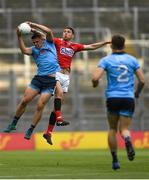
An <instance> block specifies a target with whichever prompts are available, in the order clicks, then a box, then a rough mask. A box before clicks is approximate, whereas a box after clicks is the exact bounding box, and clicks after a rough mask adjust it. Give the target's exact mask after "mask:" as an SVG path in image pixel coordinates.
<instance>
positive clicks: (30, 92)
mask: <svg viewBox="0 0 149 180" xmlns="http://www.w3.org/2000/svg"><path fill="white" fill-rule="evenodd" d="M37 95H38V91H36V90H34V89H31V88H30V87H28V88H26V90H25V93H24V96H23V98H22V100H21V102H20V103H19V105H18V106H17V110H16V113H15V116H14V117H13V120H12V122H11V124H9V125H8V127H7V128H6V129H5V130H4V132H7V133H9V132H11V131H13V130H16V125H17V123H18V120H19V119H20V117H21V116H22V114H23V113H24V112H25V109H26V106H27V105H28V103H29V102H31V101H32V99H33V98H34V97H35V96H37Z"/></svg>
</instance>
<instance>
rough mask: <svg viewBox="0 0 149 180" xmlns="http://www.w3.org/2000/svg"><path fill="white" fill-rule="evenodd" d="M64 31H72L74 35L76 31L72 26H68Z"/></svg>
mask: <svg viewBox="0 0 149 180" xmlns="http://www.w3.org/2000/svg"><path fill="white" fill-rule="evenodd" d="M64 29H70V30H71V31H72V34H73V35H74V34H75V30H74V29H73V28H72V27H71V26H66V27H65V28H64Z"/></svg>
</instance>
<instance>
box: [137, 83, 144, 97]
mask: <svg viewBox="0 0 149 180" xmlns="http://www.w3.org/2000/svg"><path fill="white" fill-rule="evenodd" d="M144 85H145V82H144V81H139V83H138V85H137V89H136V91H135V97H136V98H138V97H139V95H140V93H141V91H142V89H143V87H144Z"/></svg>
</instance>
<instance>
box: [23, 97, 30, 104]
mask: <svg viewBox="0 0 149 180" xmlns="http://www.w3.org/2000/svg"><path fill="white" fill-rule="evenodd" d="M29 102H30V99H29V98H24V99H23V100H22V102H21V106H26V105H27V104H28V103H29Z"/></svg>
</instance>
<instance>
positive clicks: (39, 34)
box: [31, 32, 42, 39]
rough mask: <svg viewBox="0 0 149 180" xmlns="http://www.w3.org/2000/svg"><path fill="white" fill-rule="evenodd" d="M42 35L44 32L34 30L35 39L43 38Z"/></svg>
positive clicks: (33, 36) (33, 37)
mask: <svg viewBox="0 0 149 180" xmlns="http://www.w3.org/2000/svg"><path fill="white" fill-rule="evenodd" d="M41 37H42V34H41V33H39V32H34V33H33V35H32V37H31V39H35V38H41Z"/></svg>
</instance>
